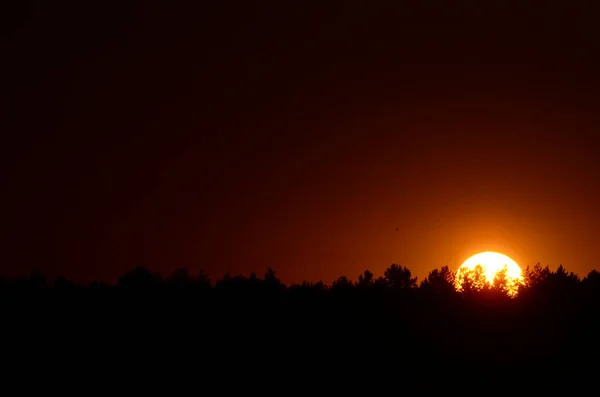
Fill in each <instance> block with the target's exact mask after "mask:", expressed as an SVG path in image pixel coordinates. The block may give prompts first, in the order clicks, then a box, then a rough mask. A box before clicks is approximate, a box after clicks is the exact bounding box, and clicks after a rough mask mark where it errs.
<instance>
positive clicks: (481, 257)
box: [456, 252, 523, 296]
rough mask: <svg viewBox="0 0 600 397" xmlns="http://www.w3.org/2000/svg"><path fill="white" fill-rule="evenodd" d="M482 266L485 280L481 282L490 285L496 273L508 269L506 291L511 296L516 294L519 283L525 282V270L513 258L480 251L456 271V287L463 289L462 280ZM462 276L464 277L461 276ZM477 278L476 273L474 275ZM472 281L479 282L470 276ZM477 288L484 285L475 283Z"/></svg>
mask: <svg viewBox="0 0 600 397" xmlns="http://www.w3.org/2000/svg"><path fill="white" fill-rule="evenodd" d="M478 265H480V266H481V273H482V274H481V276H483V277H480V278H484V279H485V280H479V281H480V282H483V283H487V284H489V285H490V286H491V285H493V283H494V279H495V278H496V275H498V274H499V273H500V272H501V271H502V270H504V269H506V274H505V278H506V285H505V288H506V292H507V293H508V294H509V295H510V296H515V295H516V294H517V292H518V288H519V285H520V284H522V282H523V271H522V270H521V267H520V266H519V265H518V264H517V262H515V261H514V260H512V259H511V258H510V257H508V256H506V255H504V254H500V253H498V252H480V253H479V254H476V255H473V256H472V257H470V258H469V259H467V260H466V261H464V263H463V264H462V265H461V266H460V267H459V268H458V271H457V273H456V275H457V277H456V289H457V290H459V291H461V290H462V288H463V285H462V282H463V281H464V277H465V276H467V275H469V274H471V275H473V272H474V271H475V269H476V267H477V266H478ZM461 276H462V277H461ZM474 276H475V278H477V276H476V275H474ZM470 278H471V281H473V282H474V283H475V284H477V282H478V281H477V280H473V279H472V276H470ZM475 287H476V288H481V287H482V285H475Z"/></svg>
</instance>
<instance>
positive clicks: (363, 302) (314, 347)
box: [0, 277, 600, 394]
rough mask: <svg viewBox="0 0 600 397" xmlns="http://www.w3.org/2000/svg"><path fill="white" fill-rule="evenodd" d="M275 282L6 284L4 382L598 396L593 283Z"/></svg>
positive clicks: (223, 390)
mask: <svg viewBox="0 0 600 397" xmlns="http://www.w3.org/2000/svg"><path fill="white" fill-rule="evenodd" d="M274 280H276V279H273V280H269V279H266V280H259V279H242V278H233V279H231V280H228V281H227V282H221V283H220V284H218V285H217V287H216V288H215V287H211V286H210V285H208V284H206V283H200V282H197V280H196V281H194V282H191V281H190V280H189V279H185V282H181V283H178V282H175V281H173V280H171V281H172V282H164V281H161V282H154V281H152V280H151V279H147V280H146V281H144V282H139V280H137V281H136V282H132V283H129V282H127V280H122V282H121V284H120V285H119V286H108V285H101V284H96V285H92V286H88V287H81V286H77V285H74V284H71V283H69V282H67V281H66V280H58V281H57V282H56V283H54V284H53V285H52V286H48V284H47V283H45V282H43V283H42V282H39V283H37V284H36V281H35V280H33V279H32V280H25V281H21V282H10V283H9V282H6V281H4V282H3V284H2V289H1V301H0V302H1V309H2V312H1V315H2V333H3V338H2V342H3V345H4V348H3V358H4V362H5V364H7V368H8V370H9V371H10V372H16V373H20V374H21V375H22V374H30V375H31V376H33V375H32V374H34V373H36V374H38V373H39V374H44V375H47V376H48V377H49V378H50V379H55V381H56V380H57V379H63V380H62V381H65V382H67V383H69V384H74V382H75V383H76V382H82V384H84V385H88V386H87V387H89V385H90V384H94V385H98V387H100V386H99V385H108V384H112V383H113V382H116V383H115V384H120V383H119V382H127V383H131V382H133V383H134V384H136V385H137V386H136V387H137V388H139V389H141V388H150V389H152V388H154V387H158V385H159V384H161V383H163V382H166V383H167V384H169V385H170V386H169V387H170V388H171V389H170V390H171V392H174V391H175V389H178V390H179V389H181V390H183V389H185V388H186V387H188V386H189V387H192V390H199V391H200V392H202V391H203V392H205V393H209V394H213V393H220V394H227V393H228V392H234V391H243V392H245V393H255V392H260V393H261V394H265V393H273V394H274V393H278V394H279V393H284V394H288V393H292V394H293V392H295V391H298V392H301V391H306V392H311V393H316V392H321V391H322V392H328V393H330V392H336V391H338V392H342V391H343V392H352V391H353V390H355V391H356V392H359V391H360V390H362V391H367V390H368V391H370V392H379V391H385V392H390V393H391V392H393V393H396V394H402V393H408V394H415V393H417V394H423V393H428V392H433V391H438V390H439V391H444V392H452V393H457V392H460V393H477V394H480V393H491V394H497V393H501V392H504V391H506V392H511V393H513V392H519V391H522V390H530V391H531V392H547V391H551V392H561V393H563V392H571V393H574V392H575V391H577V390H583V392H586V393H588V392H590V393H591V392H592V390H598V386H600V383H599V381H598V380H596V376H597V373H598V372H597V370H598V369H600V360H599V358H600V355H599V353H600V338H599V337H600V332H599V331H600V321H599V320H600V316H599V315H600V299H599V297H600V294H599V293H598V292H599V290H598V288H597V287H598V285H597V282H598V280H597V279H596V280H593V279H592V278H589V277H588V278H586V279H584V280H583V281H581V280H577V282H576V283H575V282H573V283H571V284H570V283H569V282H568V281H565V282H564V283H562V284H561V283H557V282H556V281H552V282H550V281H546V282H545V283H546V284H545V286H544V285H543V284H539V285H538V286H537V287H535V286H532V287H530V288H529V289H527V290H523V291H522V292H521V293H520V295H519V296H518V297H517V298H515V299H510V298H508V297H506V296H505V295H503V294H502V293H500V292H498V291H494V290H486V291H479V292H477V291H471V292H464V293H457V292H455V291H454V290H452V289H449V288H445V287H440V286H439V285H437V286H436V285H435V283H431V285H430V286H429V287H428V286H427V285H425V284H426V283H421V286H420V287H408V288H405V286H399V285H396V286H395V287H392V286H390V285H388V286H384V285H383V284H382V283H380V284H378V283H377V282H366V283H365V282H364V280H363V283H362V284H361V283H360V282H358V283H350V282H348V283H347V284H344V282H343V281H342V282H338V283H334V285H333V286H332V287H325V286H323V285H320V284H316V285H309V284H306V285H303V286H294V287H286V286H285V285H283V284H281V283H279V282H278V280H277V281H274ZM540 285H541V286H540ZM550 287H551V288H550ZM7 374H8V372H5V375H6V376H8V375H7ZM65 379H68V380H65ZM62 381H61V382H62ZM90 382H92V383H90ZM590 385H591V386H590ZM588 387H593V389H589V391H587V390H588ZM252 390H254V391H252Z"/></svg>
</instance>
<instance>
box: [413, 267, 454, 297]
mask: <svg viewBox="0 0 600 397" xmlns="http://www.w3.org/2000/svg"><path fill="white" fill-rule="evenodd" d="M455 276H456V275H455V273H454V272H453V271H452V270H450V268H449V267H448V266H442V268H440V269H434V270H432V271H431V272H429V275H428V276H427V277H426V278H425V279H424V280H423V281H422V282H421V285H420V286H419V288H420V289H421V290H422V291H423V292H425V293H433V294H434V295H442V296H448V295H450V294H452V293H453V292H454V291H455V290H456V287H455V285H454V283H455Z"/></svg>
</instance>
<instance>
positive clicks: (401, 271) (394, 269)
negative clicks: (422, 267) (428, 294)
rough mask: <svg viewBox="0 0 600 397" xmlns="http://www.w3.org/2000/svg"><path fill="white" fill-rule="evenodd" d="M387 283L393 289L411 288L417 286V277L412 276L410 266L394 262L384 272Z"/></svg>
mask: <svg viewBox="0 0 600 397" xmlns="http://www.w3.org/2000/svg"><path fill="white" fill-rule="evenodd" d="M383 276H384V279H385V281H386V283H387V285H388V286H389V287H390V288H393V289H410V288H415V287H416V286H417V278H416V277H412V273H411V271H410V269H409V268H407V267H404V266H399V265H396V264H392V265H391V266H390V267H388V268H387V269H386V270H385V273H384V274H383Z"/></svg>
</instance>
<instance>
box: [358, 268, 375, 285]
mask: <svg viewBox="0 0 600 397" xmlns="http://www.w3.org/2000/svg"><path fill="white" fill-rule="evenodd" d="M373 281H374V279H373V272H370V271H369V270H365V271H364V273H363V274H360V275H359V276H358V282H357V283H356V286H357V287H360V288H367V287H370V286H372V285H373Z"/></svg>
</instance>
